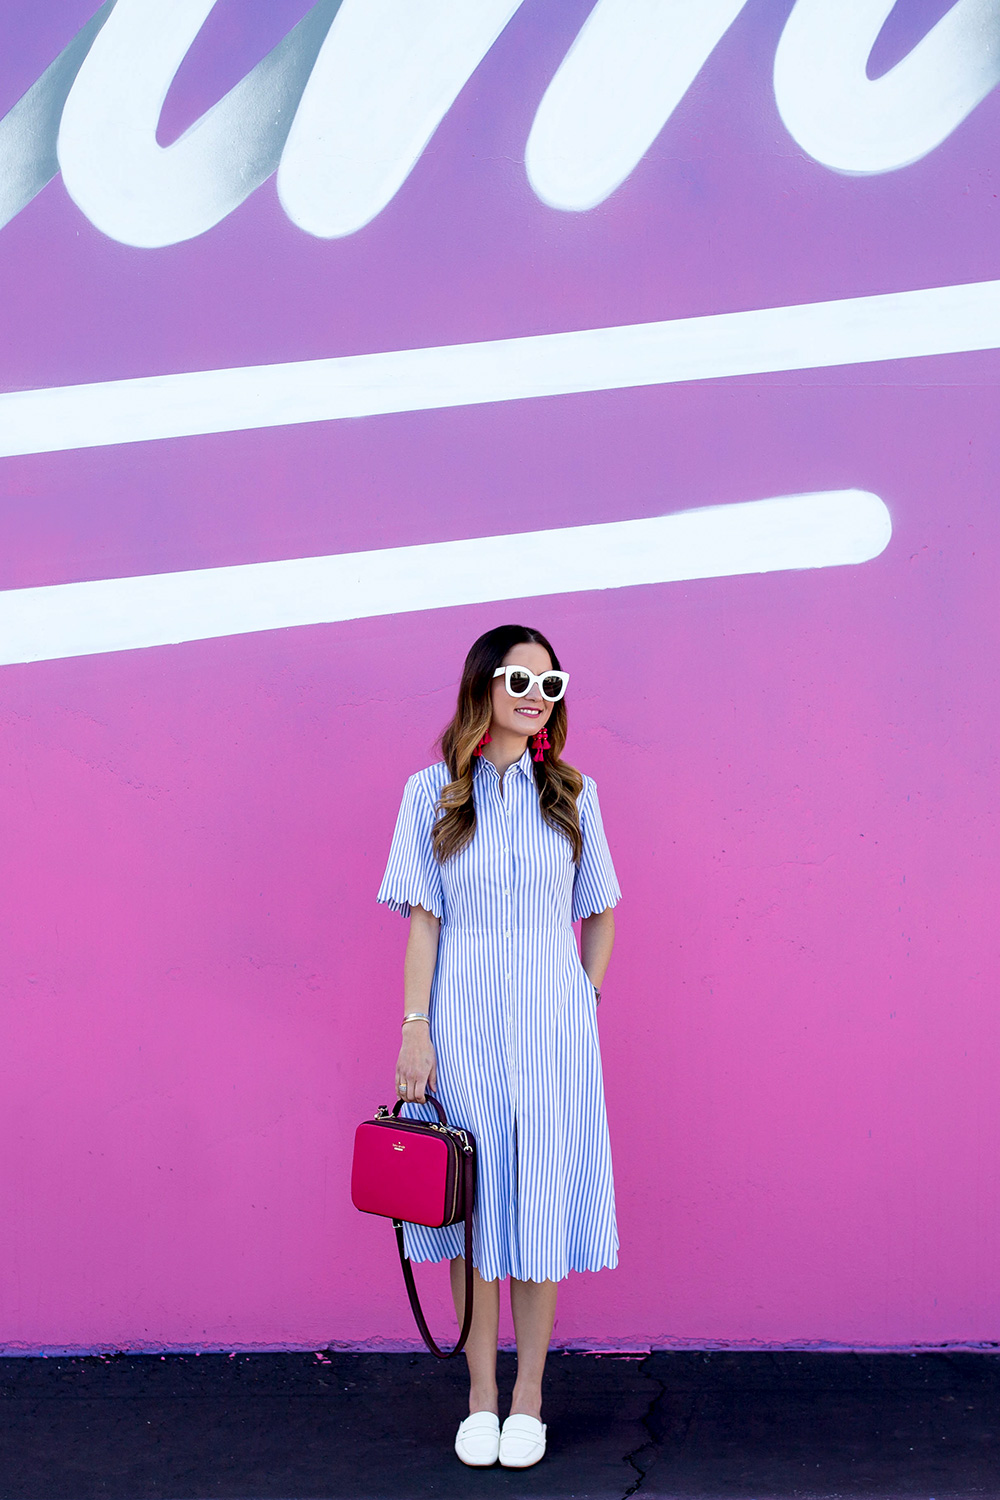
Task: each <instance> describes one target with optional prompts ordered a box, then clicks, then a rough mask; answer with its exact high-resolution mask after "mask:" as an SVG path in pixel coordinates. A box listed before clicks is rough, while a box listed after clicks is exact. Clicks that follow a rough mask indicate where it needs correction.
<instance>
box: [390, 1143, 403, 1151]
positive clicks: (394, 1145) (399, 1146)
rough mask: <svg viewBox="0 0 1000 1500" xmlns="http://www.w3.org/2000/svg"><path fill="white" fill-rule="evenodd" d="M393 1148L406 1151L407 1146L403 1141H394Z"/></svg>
mask: <svg viewBox="0 0 1000 1500" xmlns="http://www.w3.org/2000/svg"><path fill="white" fill-rule="evenodd" d="M392 1149H393V1151H405V1150H406V1147H405V1146H404V1145H403V1143H402V1141H393V1143H392Z"/></svg>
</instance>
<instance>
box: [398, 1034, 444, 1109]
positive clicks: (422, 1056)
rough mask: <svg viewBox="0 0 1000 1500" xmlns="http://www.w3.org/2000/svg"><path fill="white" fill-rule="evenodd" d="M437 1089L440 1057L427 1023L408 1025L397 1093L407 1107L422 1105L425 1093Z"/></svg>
mask: <svg viewBox="0 0 1000 1500" xmlns="http://www.w3.org/2000/svg"><path fill="white" fill-rule="evenodd" d="M428 1088H430V1089H431V1090H432V1091H433V1090H434V1089H436V1088H437V1057H436V1055H435V1052H434V1043H433V1042H432V1041H431V1029H430V1027H429V1026H428V1024H427V1022H426V1021H407V1023H406V1025H405V1026H404V1027H403V1041H402V1045H401V1046H400V1049H399V1059H398V1061H397V1063H396V1093H397V1095H398V1097H399V1098H400V1099H405V1100H406V1101H407V1102H408V1103H410V1104H413V1103H417V1104H423V1103H424V1100H425V1098H426V1091H427V1089H428Z"/></svg>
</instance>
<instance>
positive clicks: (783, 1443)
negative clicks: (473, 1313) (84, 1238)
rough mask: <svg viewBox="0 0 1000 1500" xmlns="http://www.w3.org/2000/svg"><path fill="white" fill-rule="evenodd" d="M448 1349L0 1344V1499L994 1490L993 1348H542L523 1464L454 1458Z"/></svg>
mask: <svg viewBox="0 0 1000 1500" xmlns="http://www.w3.org/2000/svg"><path fill="white" fill-rule="evenodd" d="M500 1364H501V1392H502V1397H501V1400H502V1399H503V1394H507V1395H508V1397H509V1392H510V1388H511V1385H512V1383H513V1373H514V1361H513V1356H512V1355H509V1354H504V1355H501V1361H500ZM463 1366H464V1361H462V1362H450V1363H448V1364H439V1363H438V1362H437V1361H436V1360H434V1359H432V1358H431V1356H430V1355H425V1354H368V1353H364V1354H354V1353H344V1352H340V1351H329V1352H325V1353H319V1354H301V1353H296V1354H237V1355H234V1356H230V1355H226V1354H202V1355H193V1354H168V1355H165V1356H160V1355H156V1354H124V1355H114V1356H101V1357H92V1356H90V1357H83V1358H69V1357H57V1358H45V1359H43V1358H4V1359H0V1406H2V1413H3V1415H2V1419H0V1420H2V1429H3V1430H2V1435H0V1500H98V1497H100V1500H327V1497H329V1500H334V1497H336V1500H340V1497H352V1500H381V1497H390V1496H391V1497H393V1500H424V1497H432V1496H433V1497H438V1496H447V1497H461V1500H465V1497H469V1500H478V1497H480V1496H490V1497H492V1496H497V1497H504V1500H512V1497H521V1496H525V1497H527V1496H532V1497H534V1496H545V1495H552V1496H567V1497H570V1496H572V1497H576V1500H612V1497H613V1500H623V1497H625V1496H629V1495H641V1496H656V1497H661V1500H666V1497H696V1496H697V1497H714V1500H723V1497H725V1500H731V1497H732V1500H736V1497H739V1500H778V1497H781V1500H785V1497H796V1500H819V1497H823V1500H833V1497H861V1496H878V1497H880V1500H904V1497H905V1500H914V1497H922V1500H959V1497H961V1500H966V1497H969V1496H995V1497H998V1500H1000V1439H998V1432H1000V1352H998V1353H997V1354H991V1353H945V1352H940V1353H938V1352H934V1353H920V1354H913V1355H910V1354H861V1353H811V1352H810V1353H800V1352H791V1351H788V1352H760V1353H757V1352H754V1353H736V1352H718V1351H715V1352H707V1351H705V1352H702V1351H684V1352H676V1351H654V1352H653V1353H652V1354H650V1355H648V1356H645V1357H642V1356H621V1355H608V1354H604V1355H600V1354H579V1353H567V1354H560V1353H555V1354H553V1355H551V1356H550V1360H549V1369H548V1374H547V1379H546V1406H545V1411H544V1414H543V1415H544V1418H545V1421H546V1423H547V1425H548V1443H549V1446H548V1452H547V1453H546V1456H545V1458H544V1459H543V1460H542V1462H541V1463H540V1464H538V1465H537V1466H536V1467H535V1468H533V1469H527V1470H523V1471H517V1470H510V1469H502V1468H499V1467H495V1468H493V1469H488V1470H476V1469H469V1468H466V1467H465V1466H464V1465H463V1464H461V1463H460V1462H459V1460H458V1459H457V1458H456V1456H455V1453H454V1450H453V1446H452V1445H453V1442H454V1436H455V1429H456V1427H457V1425H458V1422H459V1420H460V1419H461V1417H462V1416H463V1415H464V1414H465V1397H466V1393H467V1387H466V1384H465V1372H464V1368H463ZM501 1409H502V1408H501Z"/></svg>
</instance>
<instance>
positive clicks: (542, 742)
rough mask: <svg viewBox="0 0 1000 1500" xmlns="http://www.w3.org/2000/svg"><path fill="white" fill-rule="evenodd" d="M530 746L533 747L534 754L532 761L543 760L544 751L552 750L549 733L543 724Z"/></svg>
mask: <svg viewBox="0 0 1000 1500" xmlns="http://www.w3.org/2000/svg"><path fill="white" fill-rule="evenodd" d="M532 744H533V745H534V747H535V754H534V756H533V759H534V760H544V759H545V752H546V750H551V748H552V746H551V745H550V744H549V731H548V729H547V728H546V727H545V725H544V724H543V725H542V727H541V729H540V730H539V731H538V733H537V734H536V735H535V737H534V739H533V741H532Z"/></svg>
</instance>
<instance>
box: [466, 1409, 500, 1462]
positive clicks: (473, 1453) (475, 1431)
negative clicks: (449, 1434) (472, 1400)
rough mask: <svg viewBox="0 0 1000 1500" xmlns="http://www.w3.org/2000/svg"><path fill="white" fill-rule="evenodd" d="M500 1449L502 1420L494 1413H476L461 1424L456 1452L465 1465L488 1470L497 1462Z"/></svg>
mask: <svg viewBox="0 0 1000 1500" xmlns="http://www.w3.org/2000/svg"><path fill="white" fill-rule="evenodd" d="M499 1448H500V1418H499V1417H498V1416H497V1414H496V1412H493V1411H474V1412H473V1413H472V1416H471V1417H466V1419H465V1421H464V1422H461V1423H459V1428H458V1435H457V1437H456V1438H455V1452H456V1453H457V1454H458V1456H459V1458H460V1459H461V1460H462V1462H463V1464H469V1465H470V1466H471V1467H472V1468H474V1469H488V1468H489V1466H490V1464H495V1463H496V1461H497V1453H498V1451H499Z"/></svg>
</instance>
